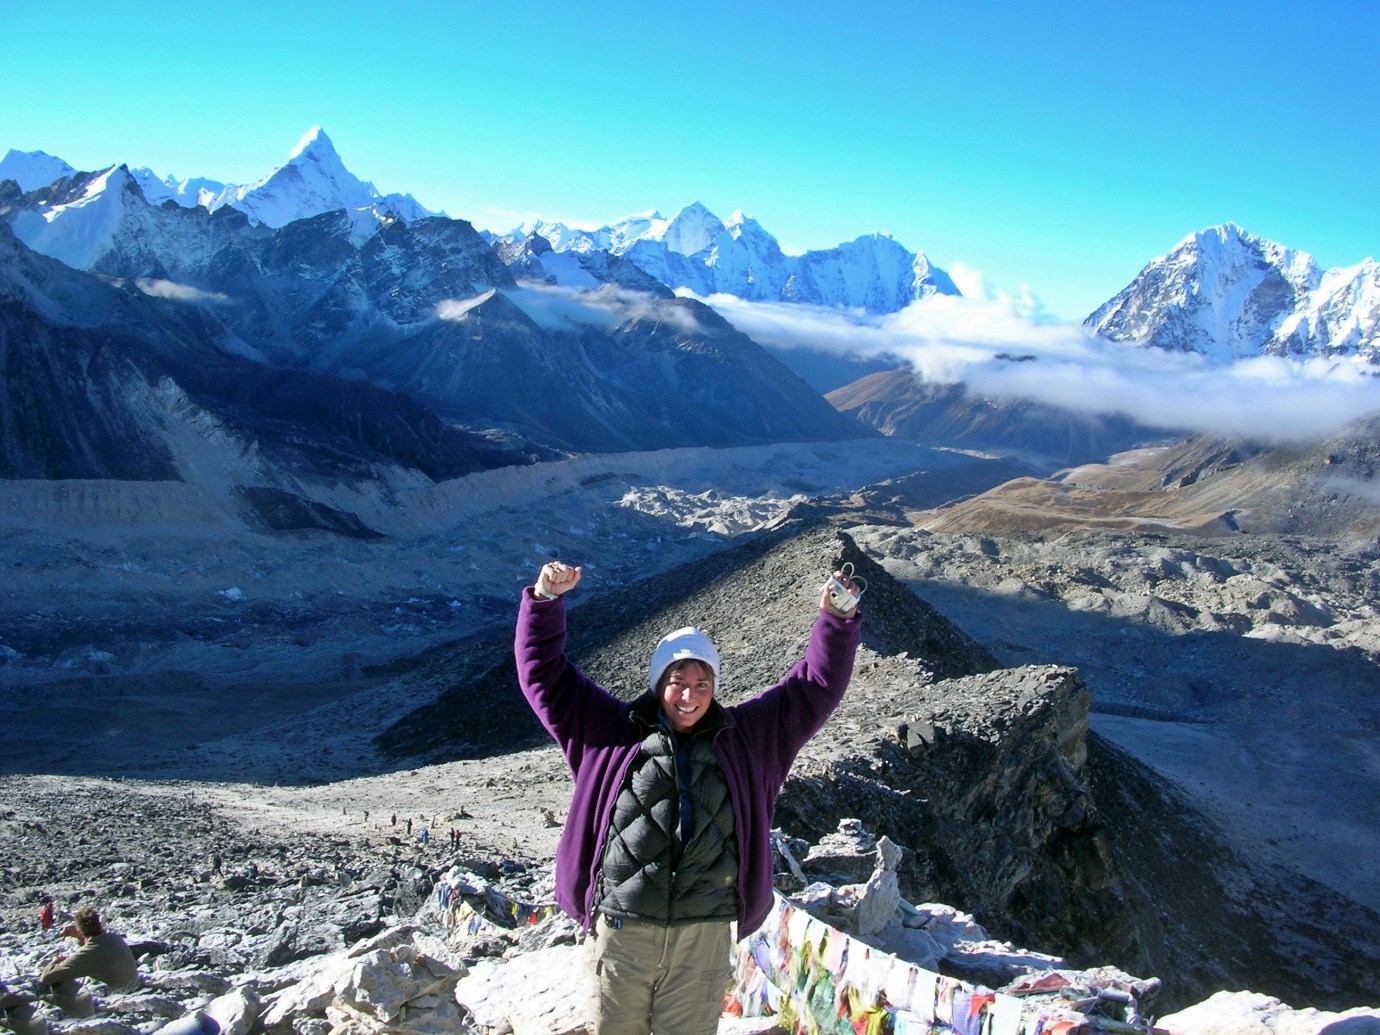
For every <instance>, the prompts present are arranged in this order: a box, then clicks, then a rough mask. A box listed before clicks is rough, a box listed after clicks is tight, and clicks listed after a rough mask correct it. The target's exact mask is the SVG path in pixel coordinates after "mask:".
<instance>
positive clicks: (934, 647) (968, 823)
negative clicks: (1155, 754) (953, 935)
mask: <svg viewBox="0 0 1380 1035" xmlns="http://www.w3.org/2000/svg"><path fill="white" fill-rule="evenodd" d="M844 561H847V562H849V563H853V564H854V565H855V566H856V568H857V570H858V571H859V572H860V573H861V574H862V575H864V577H865V578H867V580H868V585H869V589H868V591H867V593H866V594H865V604H866V608H867V610H866V612H865V613H866V616H867V617H866V619H865V621H866V622H867V624H866V625H865V627H864V635H863V644H862V647H861V648H860V652H859V659H858V665H857V669H856V670H855V676H854V681H853V684H852V685H851V687H850V690H849V694H848V695H847V697H846V698H845V702H844V704H843V705H842V706H841V707H840V709H839V711H838V712H837V713H836V714H835V716H834V717H833V718H832V719H831V720H830V722H829V723H828V724H827V725H826V726H825V728H824V730H823V731H821V733H820V734H819V735H818V736H817V737H816V738H815V739H814V740H813V741H811V743H810V744H809V745H808V746H807V748H806V749H805V751H804V752H802V754H801V756H800V758H799V760H798V761H797V764H796V767H795V768H794V770H793V774H792V777H791V779H790V780H789V781H788V783H787V787H786V790H785V791H784V793H783V795H782V798H781V801H780V804H779V806H778V811H777V816H778V820H779V821H780V823H781V824H782V825H783V827H784V828H785V829H786V830H788V831H789V832H791V833H792V834H795V835H797V836H800V837H803V838H805V839H807V840H810V841H814V840H817V839H819V838H821V837H823V836H825V835H826V834H828V833H829V832H831V831H832V830H834V828H835V827H836V825H837V824H838V822H839V820H840V819H842V818H844V817H845V816H853V817H857V818H859V819H861V820H862V822H863V824H864V825H865V826H866V827H867V829H868V830H870V831H873V832H874V833H876V834H877V835H882V834H885V835H887V836H888V837H890V838H891V839H892V840H893V841H895V842H896V843H897V844H899V845H902V846H904V847H905V848H906V849H907V850H908V851H907V854H906V857H905V859H904V860H903V862H902V864H901V866H900V869H899V872H898V878H899V880H900V887H901V893H902V895H903V896H904V897H906V898H909V899H910V900H912V901H944V902H953V903H957V904H959V905H960V906H961V908H963V909H965V910H968V911H971V912H972V913H973V914H974V915H975V916H976V917H977V919H978V921H979V922H980V923H982V924H983V925H984V926H986V927H988V928H989V929H991V930H992V931H994V932H995V933H996V934H997V935H998V936H999V937H1002V938H1007V939H1010V940H1012V941H1016V942H1019V943H1022V944H1026V945H1038V946H1040V947H1041V948H1042V949H1044V950H1045V951H1054V952H1057V953H1059V954H1061V955H1064V956H1067V957H1068V958H1069V959H1070V960H1072V961H1074V962H1075V964H1077V965H1080V966H1091V965H1094V964H1095V963H1107V962H1110V963H1113V964H1115V965H1117V966H1120V967H1123V968H1125V969H1126V970H1128V971H1131V972H1133V973H1155V974H1156V975H1158V976H1160V977H1161V978H1162V979H1163V980H1164V981H1165V983H1166V988H1167V994H1168V995H1169V997H1170V1001H1172V1002H1176V1003H1181V1004H1186V1003H1187V1002H1189V1001H1191V1000H1193V999H1195V998H1197V997H1201V996H1205V995H1207V994H1210V993H1211V992H1212V991H1215V990H1216V989H1217V988H1218V987H1221V986H1222V985H1224V984H1235V985H1237V986H1244V987H1251V988H1252V989H1254V990H1257V991H1263V992H1267V993H1270V994H1274V995H1278V996H1280V997H1281V998H1283V999H1285V1000H1286V1001H1292V1002H1305V1001H1306V1002H1309V1003H1310V1004H1321V1003H1324V1002H1328V1003H1338V1002H1353V1003H1354V1002H1356V1001H1358V999H1363V998H1364V995H1365V992H1364V989H1365V988H1366V987H1368V985H1367V983H1368V982H1372V981H1374V980H1376V979H1377V978H1380V973H1373V972H1372V971H1373V966H1372V963H1367V962H1366V961H1367V960H1372V961H1373V959H1374V958H1380V957H1375V956H1373V950H1374V949H1375V948H1380V945H1372V942H1373V938H1372V936H1371V935H1370V934H1367V933H1366V929H1367V924H1368V923H1369V922H1370V920H1368V919H1367V918H1368V917H1371V911H1369V910H1367V909H1365V908H1364V907H1361V906H1359V905H1356V904H1355V903H1349V902H1348V901H1347V900H1346V899H1344V898H1343V897H1342V896H1340V895H1338V894H1337V893H1336V892H1333V891H1330V890H1329V889H1326V888H1323V887H1322V886H1320V885H1317V884H1315V883H1313V882H1309V881H1306V880H1301V879H1299V878H1298V877H1297V876H1296V875H1292V874H1289V873H1287V872H1275V871H1271V870H1263V869H1256V868H1254V867H1252V865H1251V864H1250V863H1248V862H1247V861H1246V859H1245V858H1244V857H1243V856H1240V855H1238V854H1236V853H1235V852H1234V851H1233V850H1232V849H1231V848H1229V847H1227V846H1225V845H1224V844H1223V843H1222V842H1221V841H1220V839H1219V838H1218V836H1217V835H1215V834H1214V833H1213V826H1212V823H1211V821H1209V820H1208V819H1206V818H1204V817H1201V816H1199V814H1198V810H1197V809H1195V808H1194V807H1193V806H1192V805H1191V804H1190V802H1189V801H1188V799H1187V798H1186V797H1183V796H1182V795H1180V794H1179V793H1178V792H1177V791H1175V790H1174V789H1173V787H1172V785H1169V784H1167V783H1165V782H1163V781H1156V780H1154V779H1153V778H1152V777H1151V776H1150V775H1149V774H1148V772H1147V771H1146V770H1144V769H1143V768H1142V767H1139V766H1137V765H1136V764H1134V763H1133V762H1132V760H1131V759H1130V758H1129V756H1126V755H1125V754H1124V752H1122V751H1121V750H1120V749H1118V748H1117V747H1115V746H1114V745H1112V744H1110V743H1108V742H1106V741H1104V740H1101V739H1100V738H1096V737H1090V736H1089V735H1088V715H1089V705H1090V697H1089V694H1088V692H1087V690H1086V688H1085V687H1084V686H1083V684H1082V682H1081V680H1080V679H1079V677H1078V675H1077V673H1076V672H1075V671H1073V670H1071V669H1067V668H1061V667H1058V666H1024V667H1019V668H1012V669H1000V668H999V667H998V666H997V663H996V661H995V659H994V658H992V656H991V655H990V654H989V653H988V652H987V651H986V650H985V649H984V648H982V647H981V646H980V645H979V644H977V643H976V642H974V641H973V640H972V639H971V638H970V637H968V636H967V635H966V634H965V633H964V632H962V631H961V630H960V629H958V628H957V627H955V626H953V625H952V624H951V623H949V622H948V621H947V620H946V619H945V618H943V617H942V616H941V615H940V614H939V613H938V612H936V611H934V610H933V609H931V608H929V607H928V605H926V604H924V603H923V602H922V601H920V600H919V599H918V598H916V597H915V596H914V595H913V594H911V593H910V592H909V591H908V590H906V589H905V588H904V587H903V586H902V585H900V584H899V583H898V582H896V580H895V579H894V578H893V577H892V576H891V575H890V574H889V573H888V572H887V571H886V570H885V569H884V568H882V567H881V566H880V565H878V564H877V563H876V562H875V561H873V560H872V559H871V558H870V557H869V556H868V555H867V554H865V553H863V552H862V551H861V550H859V549H858V548H857V546H856V545H855V543H854V542H853V540H852V539H850V538H849V537H848V536H847V535H846V534H843V533H839V532H835V531H833V530H831V529H829V528H827V527H824V528H815V529H813V530H810V529H808V528H807V529H806V530H801V529H800V528H798V527H793V526H791V525H787V526H784V527H783V528H782V529H781V530H780V531H778V532H777V533H775V534H772V535H768V536H764V537H761V538H759V539H757V540H756V541H754V542H751V543H746V544H744V545H742V546H740V547H737V548H735V549H731V550H728V551H725V552H723V553H720V554H716V555H714V556H713V557H711V558H707V559H706V560H704V561H700V562H697V563H696V565H695V566H694V568H693V570H682V571H680V572H678V573H673V574H671V575H661V576H658V578H657V579H656V580H654V581H651V582H648V583H644V584H642V585H639V586H635V587H633V588H632V590H631V591H630V592H629V593H627V594H626V595H622V596H620V597H619V598H618V599H616V600H614V601H607V602H606V601H602V600H592V601H590V603H589V605H588V606H584V605H582V604H580V603H576V604H575V606H574V607H573V608H572V611H571V617H570V624H571V640H570V644H569V647H568V650H569V652H570V654H571V656H572V657H574V658H576V659H578V661H579V663H580V665H581V667H582V668H583V669H584V670H585V671H586V672H588V673H589V674H590V675H591V676H592V677H593V678H594V679H595V680H596V681H598V682H600V683H601V685H604V686H606V687H608V688H609V689H610V690H611V691H612V692H614V693H617V694H619V695H621V696H625V697H631V696H636V695H637V694H639V693H641V692H642V689H643V688H642V686H641V684H640V683H639V676H638V673H639V672H641V671H643V670H644V668H645V653H646V648H645V644H646V643H648V642H655V640H656V638H657V636H658V635H660V633H659V632H658V630H664V629H666V628H672V627H677V626H679V625H684V624H686V622H688V621H691V620H693V621H694V622H695V624H697V625H698V626H699V627H700V628H703V629H704V630H705V631H706V632H707V633H708V634H709V635H710V636H711V638H713V639H714V640H715V642H716V644H717V645H718V646H719V648H720V654H721V657H722V658H723V663H724V690H723V698H724V700H725V701H726V702H727V703H731V702H732V701H734V700H736V699H738V697H739V696H742V695H745V694H746V693H750V692H753V690H754V689H756V688H760V687H761V686H764V685H769V684H770V683H771V682H772V681H774V680H775V679H776V678H777V677H779V674H780V673H779V671H777V670H778V669H779V668H780V667H781V665H782V661H781V659H783V658H790V657H793V656H795V654H796V653H798V652H799V651H800V650H801V649H803V645H804V642H805V640H806V638H807V637H808V631H809V621H810V609H809V607H808V605H807V603H806V600H807V598H808V596H809V595H810V592H811V589H812V586H813V582H814V575H815V573H816V572H818V571H820V570H827V569H828V568H829V567H831V566H833V565H836V564H838V563H841V562H844ZM764 587H770V590H767V589H765V588H764ZM768 598H770V602H769V600H768ZM631 600H635V601H636V604H635V605H633V604H632V603H628V602H627V601H631ZM745 601H748V602H751V603H749V604H748V606H743V605H744V602H745ZM505 645H506V638H505V641H504V642H501V643H496V644H494V645H491V647H489V648H486V649H484V650H482V651H481V650H480V649H479V648H478V645H476V644H470V645H468V646H467V647H466V655H467V660H466V664H465V665H464V666H463V668H462V667H461V666H459V665H452V666H451V668H452V670H453V671H455V672H456V673H457V674H456V675H455V676H454V677H453V683H452V686H451V687H450V688H449V689H448V690H446V691H445V692H443V693H442V694H440V695H439V696H438V697H437V698H436V700H435V702H434V703H432V704H429V705H426V706H423V707H422V708H420V709H418V710H417V711H416V712H414V713H412V714H410V715H408V716H407V717H405V718H404V719H401V720H399V721H398V722H397V723H395V724H394V725H393V726H392V727H391V728H390V729H388V730H387V731H385V732H384V733H383V734H382V735H381V737H380V743H381V744H382V745H383V746H384V749H385V751H386V752H387V753H389V754H392V755H395V756H399V757H416V758H419V759H420V760H424V761H426V762H429V763H433V764H434V763H436V762H439V761H442V760H445V759H448V758H454V757H462V758H475V757H490V756H491V753H492V752H493V751H495V750H497V751H504V750H512V749H515V748H519V747H523V746H527V745H537V744H540V743H541V742H542V740H543V739H544V734H543V733H542V731H541V730H540V729H539V728H538V727H537V726H536V724H535V721H534V720H531V719H530V717H524V716H523V715H522V713H521V712H519V713H517V715H516V716H514V715H513V713H512V712H511V711H508V710H507V709H506V706H505V705H504V704H503V703H502V702H503V701H505V700H508V699H510V697H511V687H512V685H513V681H514V676H513V673H512V671H511V668H512V662H511V659H510V658H508V657H506V656H505V655H504V651H503V648H504V646H505ZM486 657H492V658H493V659H494V661H493V662H492V663H490V662H487V661H485V660H484V659H485V658H486ZM437 663H438V664H444V661H443V660H442V659H439V658H438V659H437ZM496 730H501V731H502V734H501V735H499V734H497V733H495V732H494V731H496ZM496 737H497V738H498V739H495V738H496ZM1094 772H1096V773H1098V774H1099V775H1098V777H1097V780H1098V781H1099V782H1098V783H1095V782H1094V776H1093V774H1094ZM1129 809H1134V810H1136V811H1138V812H1139V814H1140V816H1141V820H1140V821H1139V822H1138V823H1135V824H1128V825H1123V824H1122V823H1121V822H1120V821H1119V819H1118V817H1119V816H1121V815H1123V814H1125V813H1126V812H1127V810H1129ZM1151 830H1157V831H1162V832H1163V835H1162V837H1161V838H1156V837H1150V836H1149V835H1148V831H1151ZM1171 831H1172V833H1171ZM1181 831H1182V832H1183V836H1184V838H1185V840H1183V841H1180V840H1179V834H1180V832H1181ZM1188 839H1193V840H1194V843H1195V844H1197V846H1198V847H1197V848H1196V849H1195V850H1194V857H1195V858H1200V859H1202V860H1203V865H1202V866H1201V867H1200V868H1199V869H1198V870H1197V871H1196V873H1195V876H1194V881H1195V882H1196V883H1195V885H1194V886H1195V889H1196V890H1195V891H1194V892H1193V893H1192V897H1193V899H1194V902H1195V905H1194V906H1193V907H1192V908H1191V909H1186V910H1183V911H1180V910H1178V909H1177V908H1166V904H1167V903H1170V902H1177V901H1179V900H1180V899H1182V898H1183V897H1184V896H1185V895H1186V894H1188V893H1187V892H1186V891H1184V890H1183V888H1182V887H1181V886H1180V885H1181V883H1182V879H1183V874H1182V862H1181V859H1182V857H1181V856H1180V854H1179V853H1180V852H1182V851H1185V850H1186V849H1185V848H1184V845H1186V844H1187V843H1188ZM1123 867H1127V868H1128V869H1130V870H1131V871H1132V872H1133V874H1134V876H1133V877H1132V876H1130V875H1127V876H1123V875H1122V868H1123ZM848 876H849V877H857V875H856V874H853V875H848ZM863 876H864V877H865V874H864V875H863ZM1243 881H1244V882H1247V883H1248V884H1253V885H1254V887H1255V889H1256V894H1255V895H1254V896H1242V895H1241V894H1239V893H1237V892H1236V891H1234V890H1232V889H1234V888H1237V887H1239V886H1240V885H1241V882H1243ZM1303 901H1307V902H1309V903H1310V906H1309V909H1310V911H1311V912H1310V915H1313V916H1320V915H1326V917H1327V918H1328V919H1327V925H1326V930H1321V931H1320V930H1316V929H1311V928H1309V925H1308V924H1306V923H1305V924H1302V925H1299V926H1298V927H1295V926H1294V924H1293V922H1292V921H1291V920H1290V919H1289V917H1290V916H1292V915H1294V911H1295V908H1296V905H1297V904H1298V903H1300V902H1303ZM1372 919H1375V918H1372ZM1286 928H1287V929H1288V934H1284V933H1283V932H1284V930H1285V929H1286ZM1306 928H1307V929H1306ZM1300 942H1307V943H1308V944H1309V948H1308V949H1307V950H1306V951H1304V952H1302V953H1300V954H1299V955H1295V953H1294V951H1293V949H1292V948H1291V947H1290V946H1296V945H1297V944H1299V943H1300ZM1368 945H1371V948H1366V947H1365V946H1368ZM1303 958H1306V959H1308V960H1310V961H1311V962H1310V963H1309V964H1306V965H1304V964H1302V963H1301V960H1302V959H1303Z"/></svg>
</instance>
